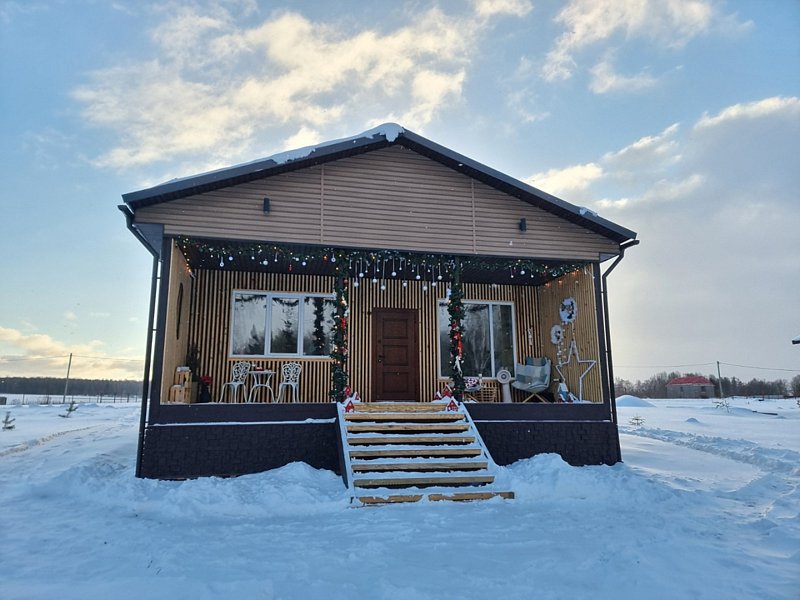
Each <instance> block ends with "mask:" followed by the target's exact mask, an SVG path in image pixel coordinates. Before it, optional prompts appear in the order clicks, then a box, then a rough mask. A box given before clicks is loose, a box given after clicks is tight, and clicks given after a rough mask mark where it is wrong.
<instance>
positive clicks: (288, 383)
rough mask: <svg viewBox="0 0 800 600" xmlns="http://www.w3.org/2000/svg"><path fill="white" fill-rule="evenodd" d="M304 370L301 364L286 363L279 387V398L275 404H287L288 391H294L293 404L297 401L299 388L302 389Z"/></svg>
mask: <svg viewBox="0 0 800 600" xmlns="http://www.w3.org/2000/svg"><path fill="white" fill-rule="evenodd" d="M302 369H303V367H302V366H301V365H300V363H296V362H291V363H286V364H285V365H283V367H281V374H282V375H283V380H282V381H281V383H280V385H279V386H278V398H277V399H276V400H275V402H285V398H284V394H287V393H288V390H292V402H296V401H297V395H298V388H299V387H300V371H301V370H302Z"/></svg>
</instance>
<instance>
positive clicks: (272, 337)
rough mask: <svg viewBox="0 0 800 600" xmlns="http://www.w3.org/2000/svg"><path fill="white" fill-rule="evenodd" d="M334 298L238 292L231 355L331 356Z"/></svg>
mask: <svg viewBox="0 0 800 600" xmlns="http://www.w3.org/2000/svg"><path fill="white" fill-rule="evenodd" d="M333 313H334V301H333V298H331V297H327V296H306V295H302V294H286V293H267V292H234V293H233V308H232V312H231V356H273V355H279V356H328V355H329V354H330V351H331V339H332V337H333V336H332V330H333Z"/></svg>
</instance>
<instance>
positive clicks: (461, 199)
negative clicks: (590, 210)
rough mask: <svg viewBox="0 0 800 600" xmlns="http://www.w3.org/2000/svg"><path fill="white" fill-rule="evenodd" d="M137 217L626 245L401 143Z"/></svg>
mask: <svg viewBox="0 0 800 600" xmlns="http://www.w3.org/2000/svg"><path fill="white" fill-rule="evenodd" d="M265 196H266V197H269V198H270V207H271V209H270V212H269V214H268V215H264V214H263V212H262V206H263V198H264V197H265ZM522 218H525V219H526V220H527V226H528V229H527V231H525V232H521V231H519V228H518V223H519V220H520V219H522ZM135 219H136V222H137V223H163V224H164V226H165V234H166V235H176V236H177V235H185V236H198V237H209V238H222V239H231V240H252V241H273V242H291V243H308V244H323V245H338V246H344V247H357V248H392V249H397V250H411V251H414V250H418V251H431V252H445V253H459V254H486V255H492V256H512V257H534V258H551V259H565V260H573V259H574V260H596V259H597V258H598V255H599V254H600V253H617V252H618V250H619V247H618V244H616V243H614V242H612V241H611V240H608V239H607V238H604V237H603V236H601V235H599V234H596V233H594V232H591V231H589V230H587V229H584V228H582V227H580V226H578V225H576V224H574V223H571V222H569V221H567V220H565V219H561V218H559V217H557V216H555V215H553V214H551V213H549V212H547V211H544V210H541V209H539V208H536V207H533V206H531V205H529V204H527V203H525V202H522V201H521V200H519V199H517V198H514V197H512V196H509V195H507V194H504V193H502V192H500V191H498V190H495V189H494V188H491V187H489V186H487V185H485V184H483V183H480V182H478V181H475V180H473V179H471V178H470V177H468V176H466V175H463V174H461V173H458V172H456V171H453V170H451V169H449V168H447V167H445V166H443V165H441V164H439V163H437V162H435V161H433V160H431V159H428V158H426V157H424V156H422V155H420V154H417V153H416V152H413V151H411V150H408V149H406V148H403V147H401V146H392V147H389V148H385V149H382V150H376V151H373V152H369V153H366V154H361V155H357V156H353V157H349V158H344V159H340V160H338V161H332V162H330V163H327V164H325V165H321V166H315V167H309V168H306V169H301V170H298V171H293V172H289V173H284V174H281V175H276V176H274V177H270V178H267V179H262V180H258V181H254V182H250V183H246V184H241V185H237V186H232V187H230V188H227V189H221V190H216V191H213V192H208V193H205V194H199V195H196V196H191V197H187V198H181V199H178V200H173V201H170V202H165V203H162V204H157V205H153V206H149V207H144V208H140V209H139V210H138V211H137V212H136V216H135Z"/></svg>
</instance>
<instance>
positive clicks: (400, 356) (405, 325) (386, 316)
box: [372, 308, 419, 402]
mask: <svg viewBox="0 0 800 600" xmlns="http://www.w3.org/2000/svg"><path fill="white" fill-rule="evenodd" d="M418 329H419V325H418V321H417V311H416V310H409V309H396V308H376V309H374V310H373V311H372V400H373V401H374V402H380V401H392V402H419V344H418V340H417V338H418V335H417V332H418Z"/></svg>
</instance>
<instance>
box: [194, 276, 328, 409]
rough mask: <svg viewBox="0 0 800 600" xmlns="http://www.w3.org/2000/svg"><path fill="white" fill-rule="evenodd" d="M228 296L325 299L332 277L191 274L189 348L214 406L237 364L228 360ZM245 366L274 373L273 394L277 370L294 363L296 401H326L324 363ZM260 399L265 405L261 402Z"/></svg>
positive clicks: (311, 360)
mask: <svg viewBox="0 0 800 600" xmlns="http://www.w3.org/2000/svg"><path fill="white" fill-rule="evenodd" d="M233 290H253V291H275V292H295V293H307V294H331V293H332V290H333V277H328V276H313V275H285V274H277V273H250V272H244V271H224V270H208V269H197V270H196V271H195V286H194V291H193V295H194V311H193V314H192V325H191V335H190V343H196V344H197V347H198V349H199V351H200V367H199V368H200V375H210V376H211V378H212V379H213V384H212V387H211V397H212V399H214V400H217V399H218V398H219V393H220V389H221V385H222V384H223V383H224V382H226V381H229V380H230V378H231V367H232V366H233V364H234V363H235V362H236V361H238V360H243V359H238V358H229V356H228V352H229V349H230V346H229V344H230V318H231V298H232V294H233ZM246 360H248V361H249V362H251V363H253V364H254V365H256V366H258V367H261V368H264V369H269V370H271V371H275V375H274V376H273V380H272V384H273V385H272V387H273V389H274V390H275V391H276V393H277V390H278V384H279V383H280V380H281V375H280V373H281V367H282V366H283V365H284V364H286V363H289V362H299V363H300V364H301V365H302V372H301V375H300V388H299V399H298V401H300V402H327V401H328V398H329V392H330V387H331V361H330V359H328V358H298V357H291V358H280V359H274V358H248V359H246ZM260 394H263V391H262V392H260ZM262 398H263V399H266V397H264V396H262Z"/></svg>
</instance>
